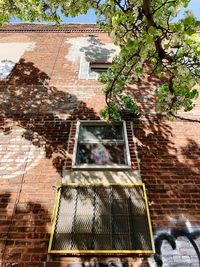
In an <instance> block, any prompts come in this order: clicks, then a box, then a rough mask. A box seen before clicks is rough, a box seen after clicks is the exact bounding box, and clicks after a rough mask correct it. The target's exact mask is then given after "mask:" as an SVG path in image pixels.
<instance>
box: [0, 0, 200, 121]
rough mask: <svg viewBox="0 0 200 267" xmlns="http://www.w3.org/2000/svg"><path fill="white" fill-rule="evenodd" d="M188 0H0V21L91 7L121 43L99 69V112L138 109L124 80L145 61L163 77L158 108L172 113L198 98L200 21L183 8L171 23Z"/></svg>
mask: <svg viewBox="0 0 200 267" xmlns="http://www.w3.org/2000/svg"><path fill="white" fill-rule="evenodd" d="M189 2H190V0H104V1H102V0H15V1H13V0H0V10H2V11H3V13H2V14H1V15H0V23H1V24H2V23H4V22H5V21H8V20H9V18H10V17H12V16H14V15H15V16H18V17H19V18H21V19H23V20H26V21H35V20H54V21H55V22H58V23H59V22H60V18H59V16H58V10H61V12H62V13H63V14H65V15H66V16H76V15H78V14H85V13H86V12H87V11H88V10H89V9H90V8H93V9H95V11H96V15H97V17H98V21H99V24H100V26H101V27H102V28H103V29H104V30H105V31H106V32H108V33H109V34H110V35H111V37H112V38H113V41H114V43H115V44H116V45H119V46H120V47H121V50H120V53H119V55H118V56H117V57H115V58H114V60H113V64H112V67H111V68H110V69H109V70H108V71H107V73H104V74H102V76H101V77H100V81H101V82H102V83H104V92H105V96H106V103H107V107H106V108H105V109H104V110H103V111H102V115H103V116H104V117H105V118H107V119H110V118H111V119H119V118H120V109H121V107H122V106H124V107H126V108H128V109H130V110H132V111H133V113H137V106H136V104H135V103H134V100H133V99H132V98H131V97H129V96H127V95H126V93H125V92H124V86H125V84H126V83H127V82H131V83H134V82H137V80H138V79H139V78H141V76H142V75H143V71H144V67H145V64H147V63H148V65H149V66H151V70H152V72H151V73H152V74H154V75H157V76H158V77H160V78H162V77H167V78H166V79H163V81H164V82H163V84H162V85H161V86H159V87H158V88H157V89H156V96H157V98H158V105H157V109H158V111H161V112H164V113H166V114H167V115H175V114H176V113H177V111H178V110H180V109H184V110H185V111H189V110H191V109H192V108H193V106H194V104H193V100H194V99H195V98H197V97H198V91H197V90H196V89H195V85H197V84H198V83H199V81H200V64H199V63H200V41H198V34H197V31H198V29H200V22H199V21H197V20H196V19H195V17H194V16H193V14H192V13H191V12H190V11H187V12H186V14H185V16H184V17H183V18H182V19H179V20H178V21H176V22H174V21H175V20H174V18H175V17H176V16H177V14H178V12H179V11H180V9H181V8H183V7H187V6H188V4H189Z"/></svg>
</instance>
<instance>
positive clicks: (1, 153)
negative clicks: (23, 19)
mask: <svg viewBox="0 0 200 267" xmlns="http://www.w3.org/2000/svg"><path fill="white" fill-rule="evenodd" d="M8 30H10V28H9V29H7V31H4V32H1V33H0V42H2V43H15V42H19V43H20V42H21V43H34V46H33V48H32V49H31V50H30V51H28V50H26V51H24V53H23V54H22V56H21V59H20V61H19V62H18V64H16V65H15V67H14V69H13V71H12V73H11V74H10V75H9V76H8V78H7V79H6V80H4V81H0V93H1V98H0V100H1V105H0V111H1V112H0V123H1V124H0V138H1V144H0V148H1V150H0V158H1V165H0V185H1V186H0V213H1V216H0V229H1V230H0V256H1V261H2V264H3V265H2V266H23V267H24V266H30V267H31V266H44V264H45V262H46V260H47V247H48V241H49V235H50V231H51V218H52V213H53V208H54V203H55V197H56V191H55V189H54V186H56V185H59V184H60V183H61V179H62V176H63V168H67V169H70V168H71V158H72V153H73V144H74V135H75V127H76V120H77V119H99V111H100V109H101V108H102V107H103V106H104V105H105V101H104V96H103V94H102V92H101V85H100V84H99V83H98V82H97V81H94V80H78V73H79V66H80V65H79V60H80V58H79V57H76V53H77V50H76V49H80V47H78V48H77V47H76V48H75V47H72V44H73V43H74V40H76V38H86V39H87V38H88V39H89V40H90V39H91V38H92V40H94V38H95V40H97V41H98V42H99V43H100V42H102V43H110V42H111V41H110V39H109V38H108V36H107V35H106V34H104V33H102V32H99V30H95V29H92V30H91V29H85V28H84V30H83V31H82V32H81V29H80V26H79V28H78V30H77V29H76V30H73V31H71V30H70V31H68V32H66V31H63V32H59V31H58V32H53V31H52V32H48V31H47V29H45V31H44V32H36V31H33V32H12V31H11V32H9V31H8ZM40 30H41V29H40ZM98 42H97V43H98ZM91 48H92V46H91ZM73 53H74V54H73ZM159 82H160V81H159V80H158V79H156V77H152V78H150V77H149V76H148V70H147V74H146V75H145V76H144V77H143V79H142V80H141V81H139V83H138V84H137V86H135V87H133V86H130V87H129V88H127V90H129V93H130V94H133V96H134V97H135V98H136V100H137V101H138V103H139V105H140V112H141V117H140V118H138V119H134V118H132V117H130V116H129V117H127V120H128V122H127V130H128V136H129V145H130V151H131V159H132V168H133V171H134V170H136V171H139V173H140V175H141V178H142V180H143V182H145V184H146V186H147V190H148V191H147V194H148V198H149V204H150V212H151V218H152V224H153V229H154V234H155V243H156V249H157V252H158V255H157V258H155V259H156V261H157V263H156V262H155V260H154V259H153V258H151V259H148V263H147V259H144V258H143V257H139V258H137V257H117V258H116V257H101V258H97V257H81V258H80V257H74V258H72V257H71V258H66V257H62V258H60V257H55V258H54V259H53V260H54V262H53V263H49V266H60V267H61V266H66V264H69V263H72V262H76V263H77V262H84V263H85V264H86V265H87V264H88V265H89V264H94V263H95V262H101V263H102V264H104V266H105V265H106V264H107V265H108V264H111V263H114V264H115V265H119V264H123V265H127V264H129V263H130V264H131V265H132V266H161V265H159V263H158V262H159V260H162V261H163V263H164V265H163V266H166V267H167V266H199V265H198V264H199V258H200V257H199V254H198V251H197V250H196V247H195V245H194V243H193V241H194V242H195V244H197V248H199V238H198V236H199V232H198V231H199V230H200V225H199V219H200V218H199V216H200V205H199V203H200V202H199V201H200V198H199V195H200V194H199V193H200V192H199V191H200V187H199V174H200V173H199V167H200V160H199V159H200V157H199V156H200V148H199V140H200V124H199V102H197V105H196V108H195V109H194V110H193V111H191V112H189V113H188V114H187V115H186V114H179V118H178V119H177V120H174V121H170V122H169V121H166V120H164V119H163V118H162V117H161V116H158V115H156V113H155V111H154V106H155V99H154V97H153V90H154V89H155V87H156V85H157V84H158V83H159ZM131 123H133V128H134V129H133V130H134V134H135V136H133V135H132V129H131ZM134 142H135V143H134ZM135 146H137V150H135ZM138 160H140V162H139V165H138ZM169 240H170V241H171V242H172V245H170V244H171V243H169ZM173 242H175V244H176V249H174V250H173V249H172V247H173ZM198 257H199V258H198ZM48 261H49V262H51V261H52V259H48ZM191 264H193V265H191Z"/></svg>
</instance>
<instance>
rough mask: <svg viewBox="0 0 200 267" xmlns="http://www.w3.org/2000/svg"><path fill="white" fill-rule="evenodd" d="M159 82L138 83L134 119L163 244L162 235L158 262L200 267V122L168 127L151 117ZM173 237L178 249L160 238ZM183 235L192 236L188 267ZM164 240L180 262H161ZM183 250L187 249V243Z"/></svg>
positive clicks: (154, 218)
mask: <svg viewBox="0 0 200 267" xmlns="http://www.w3.org/2000/svg"><path fill="white" fill-rule="evenodd" d="M159 83H160V81H159V80H158V79H157V78H156V77H153V78H149V77H148V79H144V81H142V80H141V81H139V83H138V89H139V90H138V92H137V93H136V94H134V93H133V91H132V93H133V94H134V96H135V99H136V100H137V101H138V102H139V105H140V112H141V118H139V119H134V133H135V137H136V142H137V150H138V153H139V158H140V167H141V176H142V179H143V182H144V183H145V184H146V187H147V193H148V198H149V201H150V213H151V218H152V222H153V228H154V232H155V233H157V232H158V233H159V231H160V232H161V236H160V239H159V234H156V240H157V241H158V243H157V246H156V249H157V250H156V252H157V254H158V257H157V258H155V259H156V260H157V263H158V266H163V261H162V259H163V260H165V263H166V262H167V261H168V262H167V263H168V264H169V265H170V264H171V265H170V266H185V267H186V266H189V264H197V266H198V264H199V263H200V253H199V249H200V248H198V245H197V247H196V245H195V242H196V241H195V240H197V238H198V237H199V230H200V224H199V219H200V217H199V214H200V205H199V199H198V197H197V196H198V195H199V194H200V186H199V174H200V144H199V140H200V132H199V125H200V124H199V123H200V121H197V120H196V119H195V120H193V119H192V117H191V119H189V118H188V119H185V120H184V119H183V118H182V117H177V120H174V121H171V122H169V121H167V120H165V119H164V117H163V116H161V115H158V114H155V113H153V112H152V109H153V108H155V103H156V100H155V98H154V96H153V94H152V92H153V91H154V88H155V86H156V85H158V84H159ZM180 118H181V119H180ZM187 136H188V138H187ZM171 233H172V238H173V240H174V242H175V243H174V244H175V245H174V246H173V245H171V244H170V242H169V239H168V238H164V239H162V238H163V237H164V236H168V235H170V236H171ZM173 233H175V235H174V236H173ZM197 233H198V234H197ZM165 234H166V235H165ZM180 236H182V237H185V238H187V239H188V236H189V240H188V241H187V242H189V243H190V246H191V247H192V250H193V252H192V254H191V253H190V252H191V250H190V249H188V254H186V255H187V256H188V259H190V262H188V263H186V262H184V261H183V259H182V261H181V250H180V251H179V249H180V248H181V246H180V245H179V246H178V247H177V245H176V242H177V239H179V238H180ZM170 238H171V237H170ZM159 240H160V241H159ZM164 240H165V241H166V242H168V243H169V244H170V246H171V249H174V250H176V252H174V254H173V255H176V256H177V257H174V259H172V261H171V262H170V257H171V255H170V254H168V255H167V254H166V253H165V255H163V258H162V255H161V254H162V252H163V250H162V245H163V241H164ZM198 242H199V241H198ZM198 242H196V244H198ZM177 244H178V243H177ZM179 244H180V242H179ZM182 245H183V247H185V243H184V242H183V243H182ZM158 248H159V249H158ZM164 252H166V251H165V250H164ZM169 253H172V252H169ZM194 255H195V257H193V256H194ZM164 256H165V257H164ZM167 256H168V258H167ZM171 258H172V257H171ZM176 259H177V260H176ZM166 260H167V261H166Z"/></svg>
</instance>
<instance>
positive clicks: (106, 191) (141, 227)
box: [48, 184, 154, 254]
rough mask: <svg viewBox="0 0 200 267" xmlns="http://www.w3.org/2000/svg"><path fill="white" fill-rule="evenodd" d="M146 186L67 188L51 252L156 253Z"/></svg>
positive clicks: (61, 195) (59, 206) (63, 189)
mask: <svg viewBox="0 0 200 267" xmlns="http://www.w3.org/2000/svg"><path fill="white" fill-rule="evenodd" d="M153 251H154V247H153V238H152V228H151V221H150V215H149V210H148V202H147V197H146V192H145V186H144V184H136V185H133V184H127V185H120V184H113V185H102V184H99V185H98V184H97V185H90V184H88V185H87V184H85V185H81V184H79V185H77V184H70V185H63V186H62V187H61V188H60V190H59V193H58V201H57V205H56V210H55V217H54V220H53V229H52V234H51V238H50V243H49V250H48V252H49V253H64V254H76V253H78V254H94V253H97V254H98V253H100V254H128V253H144V254H145V253H146V254H150V253H153Z"/></svg>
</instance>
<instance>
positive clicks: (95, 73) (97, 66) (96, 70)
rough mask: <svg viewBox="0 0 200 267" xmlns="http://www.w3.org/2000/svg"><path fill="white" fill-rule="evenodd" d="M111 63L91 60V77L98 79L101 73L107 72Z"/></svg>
mask: <svg viewBox="0 0 200 267" xmlns="http://www.w3.org/2000/svg"><path fill="white" fill-rule="evenodd" d="M111 65H112V63H110V62H90V71H89V75H90V77H95V79H97V78H98V77H99V75H101V74H102V73H103V72H106V71H107V70H108V68H110V67H111Z"/></svg>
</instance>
